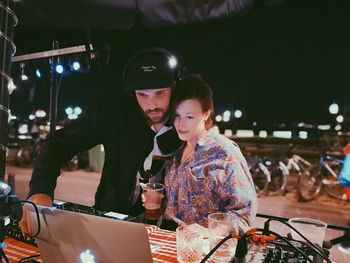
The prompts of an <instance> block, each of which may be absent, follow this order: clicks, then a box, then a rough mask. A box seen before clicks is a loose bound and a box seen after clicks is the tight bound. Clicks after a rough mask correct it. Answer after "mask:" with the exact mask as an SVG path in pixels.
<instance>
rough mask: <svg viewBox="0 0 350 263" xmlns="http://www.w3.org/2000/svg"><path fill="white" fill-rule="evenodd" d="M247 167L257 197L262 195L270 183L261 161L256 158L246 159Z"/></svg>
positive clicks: (266, 170)
mask: <svg viewBox="0 0 350 263" xmlns="http://www.w3.org/2000/svg"><path fill="white" fill-rule="evenodd" d="M247 161H248V167H249V171H250V174H251V175H252V178H253V182H254V186H255V191H256V194H257V196H261V195H263V194H264V193H265V192H266V191H267V188H268V186H269V183H270V182H271V175H270V172H269V170H268V169H267V167H266V166H265V165H264V164H263V161H262V159H261V158H259V157H258V156H254V157H248V158H247Z"/></svg>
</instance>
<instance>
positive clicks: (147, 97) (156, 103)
mask: <svg viewBox="0 0 350 263" xmlns="http://www.w3.org/2000/svg"><path fill="white" fill-rule="evenodd" d="M135 94H136V99H137V102H138V103H139V105H140V107H141V109H142V110H143V112H144V113H145V115H146V116H147V117H148V118H149V120H150V121H151V122H152V123H154V124H157V123H162V122H164V121H165V119H166V117H167V111H168V109H169V104H170V96H171V88H163V89H145V90H136V91H135Z"/></svg>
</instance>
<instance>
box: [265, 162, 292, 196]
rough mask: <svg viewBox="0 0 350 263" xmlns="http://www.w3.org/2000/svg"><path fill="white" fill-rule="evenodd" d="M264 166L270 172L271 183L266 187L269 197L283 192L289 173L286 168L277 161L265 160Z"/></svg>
mask: <svg viewBox="0 0 350 263" xmlns="http://www.w3.org/2000/svg"><path fill="white" fill-rule="evenodd" d="M264 164H265V165H266V166H267V168H268V169H269V171H270V174H271V182H270V183H269V186H268V193H269V195H272V196H276V195H279V194H281V193H283V192H284V190H285V187H286V185H287V176H288V174H289V171H288V169H287V166H286V165H285V164H284V163H283V162H282V161H280V160H278V159H274V160H273V159H265V161H264Z"/></svg>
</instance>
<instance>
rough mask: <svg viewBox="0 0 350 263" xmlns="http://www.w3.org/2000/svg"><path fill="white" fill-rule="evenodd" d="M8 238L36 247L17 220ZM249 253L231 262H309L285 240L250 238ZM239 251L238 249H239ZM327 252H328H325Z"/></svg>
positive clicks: (73, 207) (79, 209) (75, 208)
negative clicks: (263, 240)
mask: <svg viewBox="0 0 350 263" xmlns="http://www.w3.org/2000/svg"><path fill="white" fill-rule="evenodd" d="M53 206H54V207H55V208H57V209H62V210H68V211H72V212H76V213H84V214H90V215H96V216H102V217H108V218H114V219H116V220H124V221H135V220H136V218H134V217H129V216H127V215H124V214H119V213H115V212H101V211H98V210H96V209H95V208H94V207H89V206H84V205H79V204H74V203H69V202H64V201H59V200H55V201H54V204H53ZM6 236H7V237H10V238H14V239H16V240H18V241H21V242H24V243H28V244H30V245H33V246H36V244H35V240H34V239H32V238H29V237H28V236H25V235H23V233H22V232H21V230H20V228H19V224H18V222H17V221H16V220H10V222H9V223H8V224H7V225H6ZM286 239H287V241H288V242H290V243H291V244H292V245H293V246H295V247H297V248H298V249H300V250H301V251H302V252H304V254H306V255H307V256H308V257H309V259H310V260H311V261H312V262H313V263H322V262H323V260H322V258H321V257H320V256H319V255H318V254H317V253H316V252H315V250H314V249H312V248H310V246H308V245H306V244H305V243H303V242H300V241H295V240H292V239H290V238H289V237H286ZM247 243H248V244H247V253H246V254H245V256H244V258H242V259H239V258H235V259H233V260H232V261H231V262H235V263H255V262H257V263H258V262H259V263H260V262H261V263H306V262H310V261H308V260H307V259H306V258H305V257H304V256H303V255H302V254H301V253H300V252H298V251H296V250H295V248H293V247H292V246H290V245H289V244H288V243H287V242H286V241H285V240H283V239H280V238H276V239H274V240H271V241H267V242H264V243H263V244H262V243H261V242H256V241H253V239H252V238H251V237H250V238H248V240H247ZM237 249H238V247H237ZM325 252H327V251H325Z"/></svg>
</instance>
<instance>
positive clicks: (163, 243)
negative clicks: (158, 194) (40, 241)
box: [4, 225, 178, 263]
mask: <svg viewBox="0 0 350 263" xmlns="http://www.w3.org/2000/svg"><path fill="white" fill-rule="evenodd" d="M146 229H147V232H148V237H149V241H150V245H151V249H152V252H153V251H154V252H153V253H152V257H153V261H154V262H155V263H160V262H162V263H166V262H178V261H177V260H176V234H175V232H172V231H168V230H164V229H160V228H158V227H156V226H152V225H146ZM4 243H5V245H6V247H5V249H4V251H5V253H6V256H7V258H8V259H9V261H10V263H17V262H18V261H19V260H20V259H22V258H25V257H29V256H33V255H36V254H40V252H39V249H38V248H37V247H34V246H31V245H29V244H26V243H23V242H19V241H17V240H15V239H13V238H6V239H5V242H4ZM35 260H37V261H40V262H43V261H42V260H41V259H40V258H35Z"/></svg>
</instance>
